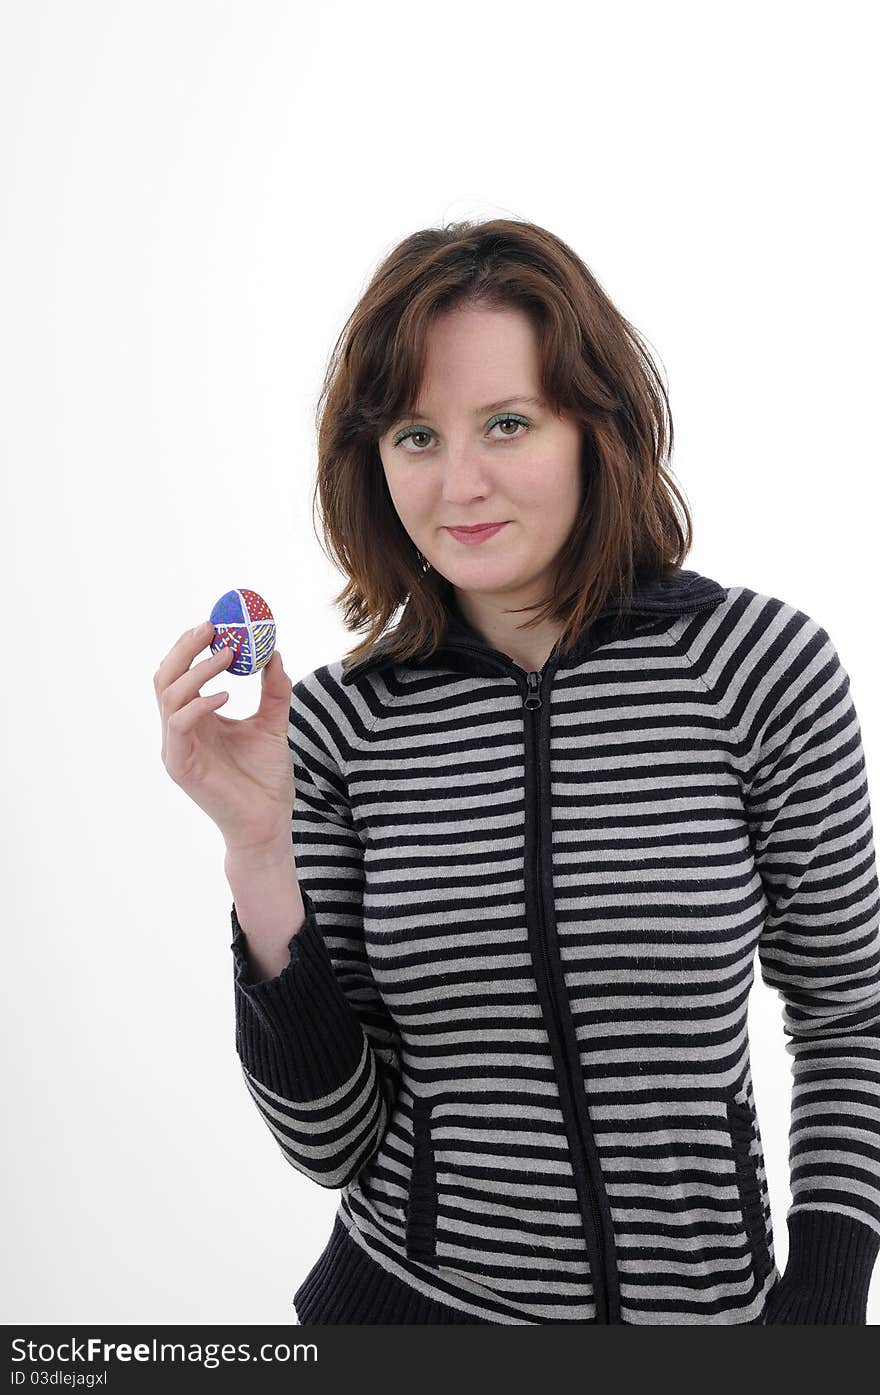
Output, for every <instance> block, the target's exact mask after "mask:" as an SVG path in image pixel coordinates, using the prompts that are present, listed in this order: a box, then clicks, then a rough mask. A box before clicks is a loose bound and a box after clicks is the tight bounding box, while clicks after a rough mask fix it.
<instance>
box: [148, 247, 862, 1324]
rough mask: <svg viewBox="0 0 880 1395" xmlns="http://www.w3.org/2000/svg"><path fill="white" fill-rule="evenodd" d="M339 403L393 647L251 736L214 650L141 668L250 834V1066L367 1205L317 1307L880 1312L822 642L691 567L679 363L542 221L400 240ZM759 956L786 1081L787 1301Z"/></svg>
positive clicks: (855, 936)
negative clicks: (757, 1063)
mask: <svg viewBox="0 0 880 1395" xmlns="http://www.w3.org/2000/svg"><path fill="white" fill-rule="evenodd" d="M322 405H323V410H322V414H321V418H320V428H319V471H318V490H319V493H320V499H321V504H322V509H323V516H324V531H325V536H326V538H327V541H328V544H329V547H330V550H331V553H332V555H333V557H334V558H335V560H336V561H337V562H338V564H339V565H340V567H341V569H342V571H343V572H344V573H345V575H346V576H347V577H348V581H347V584H346V586H345V588H344V590H343V591H342V592H341V593H340V595H339V596H338V597H337V598H336V599H337V602H341V604H342V606H343V612H344V617H345V620H346V623H347V625H348V627H349V628H351V629H355V628H362V627H364V626H366V627H367V630H368V633H367V634H366V636H365V638H364V639H363V640H362V642H361V643H360V644H359V645H358V646H357V647H356V648H355V649H354V650H353V651H352V653H351V654H349V655H347V656H346V660H345V661H339V662H337V663H334V664H330V665H325V666H323V667H321V668H319V669H317V670H316V671H315V672H313V673H309V674H308V675H306V676H305V677H303V678H302V679H300V681H299V682H297V683H296V684H295V685H292V684H291V681H290V679H289V678H288V677H287V675H286V674H285V672H284V669H283V667H282V663H281V659H280V656H279V655H278V654H277V652H276V654H275V655H273V658H272V660H271V662H270V663H269V665H268V666H267V667H266V668H265V669H264V670H263V677H262V685H263V686H262V697H261V702H260V708H259V711H258V712H257V713H256V714H255V715H254V716H253V717H251V718H248V719H247V720H246V721H242V722H236V721H231V720H228V719H226V718H224V717H223V716H222V715H219V714H218V713H217V712H216V710H215V709H216V708H217V707H218V706H219V705H220V704H222V702H223V701H224V700H225V696H226V695H225V694H220V695H215V696H213V697H210V698H203V697H200V696H199V690H200V688H201V686H202V685H203V684H204V683H205V681H206V680H207V679H209V678H210V677H212V676H213V675H214V674H216V673H218V672H219V671H220V670H221V668H222V667H223V664H224V662H225V655H222V654H221V655H218V656H212V657H211V658H209V659H205V660H202V661H200V662H199V663H198V664H196V665H195V667H191V665H192V662H193V660H194V659H195V658H196V656H197V654H198V653H199V651H200V649H201V648H202V647H203V646H204V645H205V644H206V643H207V641H208V639H209V638H210V626H208V627H205V628H203V630H202V631H201V633H194V634H192V635H188V636H183V637H181V639H180V640H178V642H177V644H176V645H175V646H174V648H173V649H172V650H171V652H170V653H169V655H168V657H167V658H166V659H165V660H164V662H163V664H162V665H161V666H160V668H159V670H158V672H157V674H156V680H155V681H156V690H157V696H158V698H159V703H160V708H161V710H162V713H163V728H164V733H165V746H164V749H163V757H164V760H165V763H166V766H167V768H168V770H169V773H170V774H171V776H172V778H174V779H175V780H176V781H177V782H178V783H179V784H181V785H182V786H183V788H185V789H186V790H187V792H188V793H189V794H191V796H192V797H193V798H194V799H195V800H196V802H197V803H199V804H200V805H201V807H203V808H204V809H205V810H206V812H208V813H209V814H210V815H211V817H212V818H214V819H215V821H216V822H217V824H218V826H219V827H220V828H221V830H222V831H223V833H224V837H225V840H226V849H227V852H226V874H227V878H228V880H229V884H230V887H231V889H232V892H233V897H234V901H233V906H232V926H233V935H234V937H233V941H232V950H233V952H234V961H235V1004H236V1016H237V1035H236V1042H237V1049H238V1052H239V1055H240V1058H241V1061H242V1067H243V1072H244V1079H245V1082H246V1084H247V1087H248V1089H249V1090H250V1092H251V1094H252V1096H253V1099H254V1102H255V1104H256V1106H257V1108H258V1109H259V1110H260V1112H261V1114H262V1116H263V1118H264V1119H265V1120H266V1123H267V1124H268V1126H269V1128H270V1129H271V1130H272V1133H273V1136H274V1137H275V1139H276V1140H277V1142H278V1144H279V1145H280V1147H281V1149H282V1151H283V1154H284V1156H285V1158H286V1159H287V1160H288V1161H289V1162H290V1163H291V1164H292V1166H293V1167H295V1168H297V1169H298V1170H299V1171H300V1172H302V1173H304V1174H305V1175H306V1176H308V1177H310V1178H312V1179H313V1180H314V1181H316V1182H317V1183H318V1184H319V1185H321V1186H325V1187H331V1188H340V1189H341V1198H340V1206H339V1211H338V1214H337V1217H336V1221H335V1225H334V1228H333V1233H332V1235H331V1237H330V1240H329V1242H328V1245H327V1248H326V1249H325V1251H324V1253H323V1254H322V1255H321V1257H320V1258H319V1260H318V1262H317V1264H316V1265H315V1266H314V1268H313V1269H312V1271H311V1273H310V1274H309V1276H308V1277H307V1279H306V1280H305V1282H304V1283H303V1284H302V1285H301V1287H300V1288H299V1290H298V1292H297V1293H296V1295H295V1299H294V1302H295V1304H296V1310H297V1313H298V1316H299V1318H300V1320H301V1321H302V1322H305V1323H352V1322H354V1323H441V1322H443V1323H445V1322H456V1323H459V1322H464V1323H508V1324H510V1323H513V1324H516V1323H546V1322H584V1323H596V1324H630V1325H644V1324H691V1323H715V1324H719V1325H733V1324H760V1323H795V1322H805V1323H817V1324H819V1323H821V1324H842V1323H849V1324H864V1323H865V1321H866V1302H867V1294H868V1287H869V1283H870V1277H871V1271H872V1266H873V1263H874V1261H875V1259H876V1255H877V1251H878V1247H880V1178H878V1172H877V1161H876V1160H877V1156H878V1147H880V1110H878V1107H877V1105H878V1095H877V1079H878V1069H880V1067H878V1062H880V1040H878V1027H877V1021H878V1010H880V967H878V966H880V939H878V928H877V912H878V904H880V896H878V884H877V873H876V865H875V859H874V850H873V845H872V831H871V815H870V808H869V798H868V790H867V787H866V780H865V763H864V757H863V752H862V746H861V736H860V729H859V722H858V718H857V715H856V712H855V709H854V707H853V703H852V699H851V696H850V693H849V681H848V677H847V674H846V671H845V670H844V668H843V667H842V665H841V662H840V659H839V658H838V656H837V653H836V651H835V649H834V646H833V644H832V642H831V640H830V638H829V636H828V635H827V633H826V632H825V630H823V629H822V628H821V626H820V625H819V624H818V623H817V622H816V621H814V620H813V619H811V618H810V617H809V616H808V615H806V614H805V613H804V612H802V611H800V610H797V609H796V608H794V607H793V606H791V605H790V604H788V603H786V602H784V601H781V600H779V599H777V598H774V597H771V596H765V595H761V594H758V593H756V592H754V591H751V590H749V589H747V588H745V587H743V586H731V587H725V586H722V585H720V584H719V583H718V582H716V581H714V580H712V579H711V578H709V577H703V576H700V575H698V574H697V573H695V572H693V571H690V570H684V569H682V566H681V564H682V561H683V559H684V557H685V555H686V553H687V551H688V549H689V546H690V537H691V528H690V519H689V517H688V513H687V509H686V507H685V506H684V505H683V503H682V501H681V498H680V496H679V495H678V493H677V491H676V490H675V487H674V485H673V483H672V480H671V479H670V477H669V475H668V474H667V473H666V465H667V462H668V458H669V454H670V451H671V445H672V427H671V422H670V420H669V418H668V403H667V399H666V395H665V392H664V389H663V386H662V384H661V382H660V379H659V377H658V375H657V372H656V369H655V368H654V366H653V365H652V362H651V360H650V357H649V356H648V354H647V353H646V352H645V350H644V348H643V347H642V345H641V343H640V341H639V339H638V337H637V335H636V333H635V331H634V330H633V329H632V328H631V326H630V325H629V324H628V323H627V322H626V321H625V320H624V319H623V317H622V316H621V315H620V314H619V312H618V311H617V310H616V309H615V308H614V306H613V305H612V304H611V302H610V301H609V299H608V297H607V296H606V295H605V294H604V292H603V291H602V289H601V288H600V287H599V285H598V284H597V283H596V281H595V280H594V278H593V277H592V276H591V274H590V272H589V271H588V269H587V268H586V267H585V266H584V264H583V263H582V262H581V261H580V260H579V258H578V257H577V256H576V255H575V254H574V253H573V252H572V251H571V249H570V248H568V247H567V246H566V245H565V244H564V243H563V242H561V241H560V240H559V239H558V238H556V237H555V236H553V235H552V234H551V233H549V232H547V231H545V230H543V229H541V228H538V227H535V226H533V225H531V224H528V223H521V222H516V221H512V220H496V221H492V222H488V223H484V224H476V225H474V224H468V223H465V224H460V225H457V226H454V227H451V228H444V229H441V230H435V229H432V230H427V231H423V232H419V233H417V234H415V235H414V236H412V237H410V238H408V239H406V240H405V241H404V242H403V243H402V244H401V245H400V246H399V247H397V248H395V250H394V251H393V252H392V253H391V255H390V256H389V257H388V258H387V259H386V261H385V262H384V264H383V265H382V266H380V268H379V270H378V272H377V273H376V275H375V276H374V278H373V280H372V282H371V284H370V286H369V287H368V289H367V291H366V293H365V295H364V296H363V298H362V300H361V302H360V303H359V305H358V306H357V308H356V310H355V312H354V314H353V315H352V316H351V318H350V320H349V322H348V324H347V325H346V327H345V329H344V331H343V335H342V337H341V341H340V343H339V344H338V345H337V350H336V353H335V355H334V357H333V360H332V362H331V364H330V367H329V369H328V375H327V382H326V383H325V390H324V393H323V394H322ZM676 499H677V500H678V502H679V504H680V505H681V512H682V517H683V523H682V522H681V521H680V519H679V516H678V514H677V512H676V507H675V500H676ZM401 604H404V609H403V613H402V615H401V617H400V619H399V622H398V623H397V625H396V626H395V627H394V628H393V629H392V630H390V631H389V630H388V629H387V626H388V623H389V621H390V620H391V619H392V618H393V617H394V615H395V614H396V612H397V610H398V607H399V606H400V605H401ZM291 752H292V760H291V754H290V753H291ZM291 766H292V771H291ZM291 776H292V778H291ZM291 806H292V808H293V817H292V824H291V817H290V810H291ZM756 951H757V954H758V958H759V963H760V967H761V971H762V973H763V976H764V978H765V980H766V981H767V982H768V983H769V984H771V985H773V986H774V987H775V988H777V989H778V990H779V992H780V993H781V995H782V997H783V1001H784V1022H785V1027H786V1031H787V1033H788V1034H789V1036H790V1041H789V1042H788V1043H787V1050H788V1051H789V1052H790V1053H791V1054H792V1057H793V1073H794V1099H793V1112H792V1129H791V1136H790V1137H791V1179H792V1205H791V1208H790V1210H789V1213H788V1216H787V1222H788V1229H789V1259H788V1264H787V1267H786V1271H785V1274H784V1275H780V1273H779V1271H778V1269H777V1267H776V1264H775V1260H774V1249H773V1234H772V1225H771V1217H770V1208H769V1200H768V1192H767V1185H766V1176H765V1170H764V1161H763V1153H762V1146H761V1135H760V1129H759V1127H758V1120H757V1116H756V1111H755V1099H754V1093H753V1088H752V1078H751V1071H750V1063H749V1042H748V1026H747V1004H748V995H749V988H750V986H751V983H752V978H753V960H754V955H755V952H756Z"/></svg>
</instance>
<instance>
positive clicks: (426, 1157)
mask: <svg viewBox="0 0 880 1395" xmlns="http://www.w3.org/2000/svg"><path fill="white" fill-rule="evenodd" d="M432 1105H433V1100H432V1099H430V1098H426V1097H424V1096H422V1095H416V1096H414V1098H413V1114H412V1121H413V1138H412V1146H413V1154H412V1172H411V1174H410V1182H409V1195H408V1197H407V1204H406V1253H407V1255H408V1256H409V1258H410V1259H417V1260H420V1261H421V1263H422V1264H436V1263H437V1173H436V1166H435V1162H434V1146H433V1142H432V1139H431V1107H432Z"/></svg>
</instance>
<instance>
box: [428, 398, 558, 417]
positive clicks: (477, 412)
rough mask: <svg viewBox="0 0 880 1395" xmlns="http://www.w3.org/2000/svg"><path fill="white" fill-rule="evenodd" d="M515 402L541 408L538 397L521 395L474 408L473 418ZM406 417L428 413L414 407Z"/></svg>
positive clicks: (510, 405)
mask: <svg viewBox="0 0 880 1395" xmlns="http://www.w3.org/2000/svg"><path fill="white" fill-rule="evenodd" d="M517 402H522V403H526V404H527V405H528V406H530V407H540V406H541V399H540V397H526V396H525V394H523V395H522V396H521V397H504V398H502V400H501V401H500V402H487V403H486V406H485V407H475V408H474V416H475V417H481V416H482V415H483V413H484V412H497V411H500V409H501V408H502V407H513V406H515V404H516V403H517ZM408 415H412V416H414V417H427V416H430V412H424V411H422V410H421V409H420V408H417V407H414V408H413V409H412V411H411V413H409V414H408Z"/></svg>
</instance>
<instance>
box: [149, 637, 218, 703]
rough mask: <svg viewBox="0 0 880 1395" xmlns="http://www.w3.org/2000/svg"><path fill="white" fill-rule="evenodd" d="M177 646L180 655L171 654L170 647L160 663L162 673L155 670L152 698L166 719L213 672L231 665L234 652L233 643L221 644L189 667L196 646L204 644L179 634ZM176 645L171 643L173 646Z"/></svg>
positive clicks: (195, 694) (197, 689) (197, 648)
mask: <svg viewBox="0 0 880 1395" xmlns="http://www.w3.org/2000/svg"><path fill="white" fill-rule="evenodd" d="M178 645H180V646H181V654H180V657H177V658H174V657H173V656H174V653H175V650H174V649H173V650H172V651H171V654H169V656H168V659H167V660H166V661H165V665H164V666H163V667H164V673H163V668H160V670H159V674H160V675H161V676H160V677H159V681H158V683H157V690H156V698H157V701H158V703H159V710H160V711H161V713H162V716H163V718H164V719H165V720H166V721H167V719H168V718H169V717H170V716H171V715H172V714H173V713H174V712H177V711H179V710H180V708H182V707H185V706H186V704H187V703H189V702H191V701H192V700H193V698H194V697H197V696H198V693H199V690H200V688H201V687H202V685H203V684H204V683H206V682H207V681H208V679H209V678H213V677H214V675H215V674H216V673H220V672H221V671H222V670H223V669H225V668H227V667H231V662H232V660H233V659H234V657H235V654H236V652H237V650H236V647H235V646H234V645H232V644H224V645H222V646H221V647H220V648H219V649H217V650H216V651H215V652H214V653H212V654H209V655H208V657H207V658H206V659H203V660H202V661H201V663H197V664H196V665H195V666H194V667H189V664H191V663H192V660H193V658H195V655H196V654H197V653H198V652H199V649H200V648H203V647H204V645H203V644H200V643H199V639H198V637H197V636H189V637H187V636H182V637H181V639H180V640H178ZM178 645H176V646H175V649H177V647H178ZM181 665H183V667H181ZM175 673H177V674H178V676H177V677H174V674H175Z"/></svg>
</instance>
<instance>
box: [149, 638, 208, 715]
mask: <svg viewBox="0 0 880 1395" xmlns="http://www.w3.org/2000/svg"><path fill="white" fill-rule="evenodd" d="M213 635H214V626H213V625H212V623H211V621H210V620H205V621H204V622H203V623H202V624H200V625H196V627H195V629H192V630H184V632H183V634H182V635H180V636H179V637H178V639H177V641H176V642H175V643H174V644H173V645H172V646H171V648H170V649H169V650H168V653H167V654H166V655H165V658H164V659H163V660H162V662H161V664H160V665H159V667H158V668H157V669H156V672H155V673H154V674H153V687H154V688H155V690H156V694H157V696H158V695H159V693H161V692H162V691H163V690H164V689H165V688H167V687H168V685H169V683H173V682H174V680H175V679H176V678H179V677H180V675H181V674H182V673H185V672H186V670H187V669H188V668H189V666H190V664H191V663H192V661H193V659H194V658H195V656H196V654H198V652H199V650H200V649H204V647H205V645H206V644H207V643H208V641H209V640H210V639H212V638H213Z"/></svg>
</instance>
